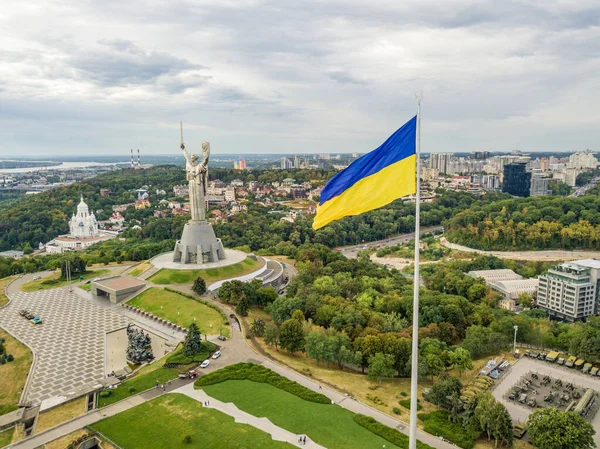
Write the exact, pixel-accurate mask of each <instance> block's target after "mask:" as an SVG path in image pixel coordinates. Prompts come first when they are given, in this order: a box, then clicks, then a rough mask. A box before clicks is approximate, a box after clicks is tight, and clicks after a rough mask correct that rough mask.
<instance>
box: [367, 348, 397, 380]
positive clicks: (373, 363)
mask: <svg viewBox="0 0 600 449" xmlns="http://www.w3.org/2000/svg"><path fill="white" fill-rule="evenodd" d="M395 372H396V370H395V369H394V357H392V356H391V355H389V354H382V353H381V352H378V353H377V354H375V355H374V356H372V357H370V358H369V379H373V380H378V381H379V383H381V381H382V379H383V378H387V377H394V374H395Z"/></svg>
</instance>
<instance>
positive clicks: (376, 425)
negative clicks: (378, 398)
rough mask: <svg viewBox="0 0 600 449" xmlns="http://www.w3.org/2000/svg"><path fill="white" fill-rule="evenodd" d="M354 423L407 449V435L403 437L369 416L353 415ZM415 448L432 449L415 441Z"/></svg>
mask: <svg viewBox="0 0 600 449" xmlns="http://www.w3.org/2000/svg"><path fill="white" fill-rule="evenodd" d="M354 421H355V422H356V423H357V424H358V425H360V426H362V427H364V428H365V429H367V430H369V431H371V432H373V433H374V434H375V435H379V436H380V437H381V438H384V439H386V440H388V441H389V442H390V443H393V444H395V445H396V446H398V447H399V448H407V449H408V443H409V439H408V435H404V434H403V433H402V432H400V431H399V430H397V429H392V428H391V427H388V426H386V425H385V424H381V423H380V422H379V421H376V420H375V418H372V417H370V416H365V415H360V414H358V413H357V414H355V415H354ZM417 448H419V449H433V448H432V447H431V446H430V445H428V444H425V443H423V442H421V441H417Z"/></svg>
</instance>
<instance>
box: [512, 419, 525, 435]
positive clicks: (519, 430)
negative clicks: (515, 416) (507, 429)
mask: <svg viewBox="0 0 600 449" xmlns="http://www.w3.org/2000/svg"><path fill="white" fill-rule="evenodd" d="M525 432H527V424H526V423H524V422H517V423H515V425H514V426H513V435H514V436H515V438H518V439H521V438H523V436H524V435H525Z"/></svg>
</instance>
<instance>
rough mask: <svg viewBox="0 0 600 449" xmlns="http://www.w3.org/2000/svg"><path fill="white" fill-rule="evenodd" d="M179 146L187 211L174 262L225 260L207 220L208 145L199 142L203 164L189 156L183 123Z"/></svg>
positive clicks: (189, 262) (174, 253)
mask: <svg viewBox="0 0 600 449" xmlns="http://www.w3.org/2000/svg"><path fill="white" fill-rule="evenodd" d="M180 130H181V144H180V147H181V149H182V150H183V155H184V156H185V161H186V163H185V171H186V177H187V180H188V183H189V191H190V193H189V195H190V212H191V214H192V218H191V220H190V221H188V222H187V223H186V225H185V226H184V228H183V233H182V234H181V239H180V240H178V241H177V243H176V244H175V251H174V252H173V261H174V262H180V263H183V264H204V263H213V262H218V261H219V260H223V259H225V251H224V249H223V244H222V243H221V239H218V238H217V237H216V236H215V231H214V230H213V227H212V225H211V224H210V223H209V222H207V221H206V204H205V203H206V192H207V185H208V159H209V157H210V143H209V142H202V162H200V161H199V157H198V155H196V154H193V155H192V156H190V155H189V153H188V151H187V149H186V147H185V144H184V143H183V124H182V123H180Z"/></svg>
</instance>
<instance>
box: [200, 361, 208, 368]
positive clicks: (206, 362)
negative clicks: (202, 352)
mask: <svg viewBox="0 0 600 449" xmlns="http://www.w3.org/2000/svg"><path fill="white" fill-rule="evenodd" d="M208 365H210V360H208V359H206V360H205V361H204V362H202V363H201V364H200V368H207V367H208Z"/></svg>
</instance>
